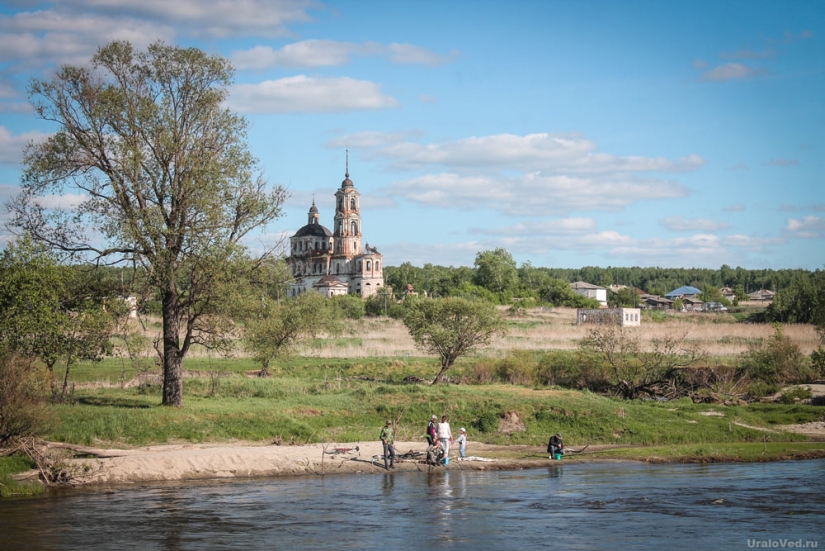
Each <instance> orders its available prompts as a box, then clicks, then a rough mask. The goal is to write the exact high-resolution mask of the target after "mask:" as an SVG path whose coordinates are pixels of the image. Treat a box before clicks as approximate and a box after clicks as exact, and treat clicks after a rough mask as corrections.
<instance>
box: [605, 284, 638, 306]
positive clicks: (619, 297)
mask: <svg viewBox="0 0 825 551" xmlns="http://www.w3.org/2000/svg"><path fill="white" fill-rule="evenodd" d="M607 303H608V305H609V306H610V307H612V308H638V307H639V304H640V303H641V297H640V296H639V291H638V289H635V288H633V287H624V288H622V289H619V291H618V292H616V293H608V297H607Z"/></svg>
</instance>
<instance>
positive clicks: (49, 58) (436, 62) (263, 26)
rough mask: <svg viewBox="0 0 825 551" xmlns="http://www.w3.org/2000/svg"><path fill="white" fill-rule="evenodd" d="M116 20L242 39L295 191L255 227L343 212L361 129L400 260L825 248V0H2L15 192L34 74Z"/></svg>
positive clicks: (9, 172)
mask: <svg viewBox="0 0 825 551" xmlns="http://www.w3.org/2000/svg"><path fill="white" fill-rule="evenodd" d="M113 39H126V40H130V41H132V42H133V43H134V44H136V45H138V46H141V47H142V46H145V45H147V44H148V43H150V42H152V41H154V40H158V39H160V40H164V41H166V42H168V43H173V44H180V45H184V46H197V47H200V48H202V49H204V50H206V51H208V52H210V53H217V54H221V55H223V56H226V57H228V58H229V59H230V60H232V62H233V64H234V65H235V67H236V69H237V75H236V84H235V86H234V87H233V89H232V91H231V95H230V100H229V105H230V107H231V108H233V109H235V110H237V111H239V112H241V113H242V114H244V115H245V116H246V117H247V118H248V119H249V121H250V132H249V144H250V147H251V149H252V151H253V152H254V154H255V155H256V156H257V157H258V158H259V159H260V161H261V165H262V167H263V169H264V173H265V176H266V177H267V178H268V179H269V181H270V182H272V183H274V184H281V185H284V186H286V187H287V188H288V189H289V190H290V192H291V197H290V199H289V201H288V203H287V205H286V208H285V210H284V217H283V218H281V219H279V220H276V221H273V223H272V224H270V225H269V227H267V228H266V233H261V234H260V235H256V236H254V237H253V238H252V239H250V241H249V245H250V246H251V247H253V248H256V247H258V246H261V245H268V244H271V243H274V242H276V241H277V240H278V239H279V238H280V237H282V236H284V235H288V234H289V233H291V232H294V231H295V230H297V229H298V228H299V227H301V226H302V225H303V224H305V223H306V219H307V218H306V213H307V210H308V209H309V207H310V205H311V203H312V200H313V197H314V199H315V201H316V203H317V205H318V208H319V210H320V213H321V222H322V223H323V224H324V225H326V226H327V227H331V226H332V217H333V208H334V207H333V199H334V197H333V194H334V192H335V190H336V189H337V188H338V187H339V186H340V183H341V180H342V179H343V177H344V170H345V166H344V164H345V149H346V148H349V169H350V176H351V178H352V180H353V181H354V183H355V186H356V187H357V188H358V189H359V191H360V192H361V193H362V203H361V206H362V217H363V220H364V224H363V231H364V238H365V241H366V242H368V243H369V244H370V245H372V246H376V247H377V248H378V249H379V250H380V251H381V252H382V253H383V254H384V256H385V263H386V264H388V265H398V264H400V263H402V262H405V261H409V262H412V263H413V264H416V265H422V264H424V263H427V262H429V263H434V264H443V265H454V266H458V265H470V266H471V265H472V264H473V261H474V259H475V255H476V253H478V252H479V251H483V250H489V249H493V248H496V247H504V248H506V249H507V250H508V251H510V252H511V253H512V255H513V257H514V258H515V259H516V261H517V262H518V263H519V264H521V263H523V262H527V261H530V262H531V263H532V264H533V265H535V266H549V267H574V268H575V267H580V266H585V265H597V266H608V265H610V266H635V265H639V266H666V267H691V266H695V267H708V268H718V267H719V266H721V265H722V264H728V265H730V266H734V267H735V266H743V267H746V268H808V269H816V268H823V266H825V185H824V184H825V182H823V173H825V170H823V169H825V2H821V1H798V2H778V1H777V2H764V1H747V2H734V1H730V2H701V1H700V2H678V3H677V2H658V1H657V2H652V1H651V2H647V1H644V2H643V1H636V2H634V1H627V2H595V1H594V2H587V1H584V2H581V1H577V2H574V1H564V2H555V1H549V0H548V1H542V2H527V1H522V2H485V1H481V2H479V1H475V2H470V1H454V2H430V1H416V2H412V1H398V2H378V1H375V2H372V1H362V2H355V1H350V2H337V1H332V2H315V1H301V0H295V1H265V0H235V1H229V0H217V1H212V2H200V1H198V0H176V1H174V2H169V1H168V0H164V1H161V0H140V1H135V0H118V1H115V0H65V1H62V2H15V1H11V2H5V3H3V6H2V7H0V68H1V69H2V72H1V73H0V201H5V200H7V199H8V198H9V197H11V196H12V195H13V194H14V193H15V192H16V189H17V186H18V184H19V180H20V171H21V165H20V164H19V163H20V158H21V150H22V147H23V145H24V144H25V143H27V142H28V141H29V140H32V139H40V138H42V136H44V135H47V134H48V133H49V132H52V131H54V127H50V126H49V125H47V124H45V123H43V122H42V121H39V120H37V119H36V118H35V117H34V115H33V113H32V111H31V109H30V108H29V107H28V102H27V99H26V96H25V85H26V82H27V81H28V80H29V79H30V78H32V77H43V76H47V75H48V74H49V73H50V72H51V71H53V70H54V68H55V67H57V66H58V65H60V64H63V63H75V64H82V63H85V62H86V61H88V59H89V57H90V56H91V55H93V53H94V51H95V50H96V48H97V47H98V46H100V45H103V44H106V43H107V42H109V41H110V40H113ZM52 200H53V201H54V203H55V204H56V205H69V206H70V205H71V204H72V202H73V201H74V202H76V200H77V199H76V198H72V197H63V198H61V197H55V198H52ZM5 216H6V215H5V214H0V222H3V221H4V220H5ZM7 239H8V232H6V231H5V230H0V243H2V242H4V241H6V240H7Z"/></svg>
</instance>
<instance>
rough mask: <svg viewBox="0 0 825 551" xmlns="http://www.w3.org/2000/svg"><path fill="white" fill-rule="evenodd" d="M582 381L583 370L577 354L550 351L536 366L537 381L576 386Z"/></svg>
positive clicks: (543, 384) (541, 384)
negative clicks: (577, 361) (576, 356)
mask: <svg viewBox="0 0 825 551" xmlns="http://www.w3.org/2000/svg"><path fill="white" fill-rule="evenodd" d="M580 382H581V370H580V369H579V365H578V364H577V363H576V360H575V356H573V355H572V354H569V353H565V352H557V351H554V352H548V353H547V354H545V355H544V356H542V357H541V359H540V360H539V363H538V366H537V367H536V374H535V383H536V384H537V385H539V386H546V385H559V386H563V387H568V388H575V387H577V386H578V385H579V383H580Z"/></svg>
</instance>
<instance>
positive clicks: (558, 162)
mask: <svg viewBox="0 0 825 551" xmlns="http://www.w3.org/2000/svg"><path fill="white" fill-rule="evenodd" d="M376 154H377V155H378V156H380V157H383V158H385V159H387V160H388V161H390V162H391V163H392V165H393V166H394V167H396V168H411V169H413V168H421V167H426V166H438V165H440V166H444V167H448V168H450V169H456V170H464V169H483V168H487V167H490V168H499V169H513V170H519V171H523V172H530V171H541V172H550V173H556V174H559V173H564V174H571V173H574V174H597V173H626V172H652V171H663V172H681V171H687V170H695V169H697V168H700V167H702V166H704V164H705V160H704V159H703V158H702V157H700V156H698V155H688V156H687V157H683V158H680V159H678V160H676V161H672V160H669V159H665V158H662V157H640V156H625V157H620V156H616V155H610V154H607V153H602V152H599V151H598V150H597V147H596V144H594V143H593V142H591V141H590V140H587V139H585V138H583V137H582V136H581V135H579V134H549V133H540V134H528V135H525V136H519V135H515V134H496V135H492V136H482V137H472V138H465V139H461V140H456V141H453V142H445V143H431V144H417V143H411V142H406V143H395V144H391V145H389V146H387V147H384V148H382V149H381V150H380V151H378V152H377V153H376Z"/></svg>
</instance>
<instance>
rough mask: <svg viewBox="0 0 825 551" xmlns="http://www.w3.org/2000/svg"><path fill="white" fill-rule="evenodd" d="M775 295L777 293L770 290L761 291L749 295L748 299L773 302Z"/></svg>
mask: <svg viewBox="0 0 825 551" xmlns="http://www.w3.org/2000/svg"><path fill="white" fill-rule="evenodd" d="M775 294H776V293H774V292H773V291H771V290H769V289H759V290H758V291H754V292H752V293H748V299H750V300H758V301H760V302H772V301H773V297H774V295H775Z"/></svg>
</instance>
